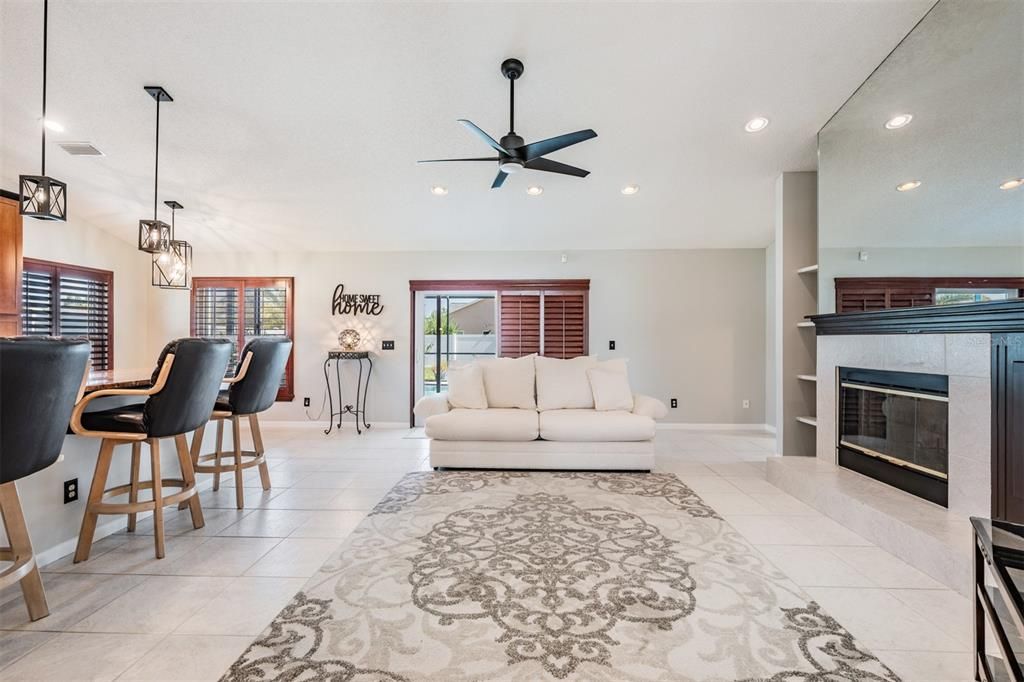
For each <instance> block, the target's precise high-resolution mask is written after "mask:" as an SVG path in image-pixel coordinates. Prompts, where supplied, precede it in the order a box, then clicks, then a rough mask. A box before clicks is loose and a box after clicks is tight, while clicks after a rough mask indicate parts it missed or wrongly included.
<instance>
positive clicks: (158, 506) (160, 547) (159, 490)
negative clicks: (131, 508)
mask: <svg viewBox="0 0 1024 682" xmlns="http://www.w3.org/2000/svg"><path fill="white" fill-rule="evenodd" d="M147 442H148V443H149V458H150V460H151V461H152V463H153V542H154V544H155V545H156V558H157V559H163V558H164V493H163V485H162V483H161V481H160V476H161V474H160V440H159V439H157V438H150V439H149V441H147Z"/></svg>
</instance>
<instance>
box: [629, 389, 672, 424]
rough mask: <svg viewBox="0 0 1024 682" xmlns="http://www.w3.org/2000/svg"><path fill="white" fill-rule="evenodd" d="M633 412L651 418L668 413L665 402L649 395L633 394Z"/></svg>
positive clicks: (659, 417) (657, 417)
mask: <svg viewBox="0 0 1024 682" xmlns="http://www.w3.org/2000/svg"><path fill="white" fill-rule="evenodd" d="M633 414H639V415H641V416H644V417H650V418H651V419H661V418H662V417H664V416H665V415H667V414H668V408H667V407H665V403H663V402H661V401H660V400H658V399H657V398H652V397H651V396H649V395H640V394H639V393H634V394H633Z"/></svg>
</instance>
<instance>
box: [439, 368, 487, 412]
mask: <svg viewBox="0 0 1024 682" xmlns="http://www.w3.org/2000/svg"><path fill="white" fill-rule="evenodd" d="M448 404H449V405H451V406H452V407H464V408H467V409H470V410H486V409H487V392H486V391H485V390H484V372H483V370H482V369H481V368H480V365H478V364H476V363H472V364H469V365H463V366H461V367H449V368H448Z"/></svg>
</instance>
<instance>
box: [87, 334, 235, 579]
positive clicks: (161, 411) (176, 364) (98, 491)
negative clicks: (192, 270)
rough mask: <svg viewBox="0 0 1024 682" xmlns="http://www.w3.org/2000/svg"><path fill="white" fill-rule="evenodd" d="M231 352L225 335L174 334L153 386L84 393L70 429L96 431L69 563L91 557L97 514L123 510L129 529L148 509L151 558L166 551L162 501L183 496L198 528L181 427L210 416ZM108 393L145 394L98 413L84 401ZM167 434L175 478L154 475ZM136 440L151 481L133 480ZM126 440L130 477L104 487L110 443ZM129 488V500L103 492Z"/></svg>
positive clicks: (198, 514)
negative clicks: (145, 449)
mask: <svg viewBox="0 0 1024 682" xmlns="http://www.w3.org/2000/svg"><path fill="white" fill-rule="evenodd" d="M230 358H231V343H230V342H229V341H226V340H223V339H178V340H177V341H171V342H170V343H169V344H167V346H166V347H165V348H164V349H163V352H161V353H160V359H159V361H158V362H157V367H156V370H155V371H154V372H153V386H152V387H150V388H147V389H118V388H112V389H107V390H102V391H96V392H95V393H91V394H89V395H88V396H87V397H86V398H85V399H84V400H82V401H81V402H79V403H78V405H76V406H75V410H74V412H73V413H72V416H71V428H72V429H73V430H74V432H75V433H77V434H79V435H82V436H91V437H93V438H102V441H101V443H100V455H99V459H97V461H96V471H95V473H94V474H93V478H92V487H91V488H90V489H89V500H88V503H87V504H86V509H85V517H84V518H83V519H82V530H81V532H80V533H79V535H78V549H76V550H75V562H76V563H77V562H79V561H85V560H86V559H88V558H89V551H90V549H91V548H92V538H93V534H94V533H95V532H96V521H97V519H98V517H99V515H100V514H128V525H129V528H130V529H132V530H134V526H135V515H136V514H137V513H138V512H141V511H152V512H153V533H154V536H155V537H154V542H155V544H156V557H157V558H158V559H162V558H163V556H164V517H163V508H164V507H165V506H168V505H172V504H178V503H179V502H187V504H188V506H189V508H190V509H191V512H192V525H193V526H194V527H196V528H202V527H203V523H204V522H203V509H202V507H201V506H200V504H199V497H198V496H197V495H196V492H197V491H196V477H195V472H194V471H193V470H192V460H191V459H190V458H189V453H188V444H187V443H186V441H185V434H186V433H188V432H189V431H194V430H196V429H198V428H200V427H202V426H203V425H204V424H205V423H206V421H207V420H208V419H209V418H210V411H211V410H212V409H213V405H214V403H215V402H216V401H217V392H218V391H219V390H220V384H221V382H222V381H223V380H224V372H225V371H226V370H227V368H228V360H229V359H230ZM110 396H136V397H145V398H146V402H144V403H138V404H133V405H125V406H122V407H115V408H111V409H108V410H99V411H96V412H85V408H86V407H87V406H88V404H89V403H90V402H92V401H93V400H95V399H96V398H103V397H110ZM161 438H173V439H174V444H175V446H176V448H177V453H178V463H179V465H180V466H181V478H180V479H171V478H162V477H161V475H160V440H159V439H161ZM142 443H146V444H148V445H149V453H150V462H151V467H152V476H151V480H149V481H140V480H139V459H140V451H141V445H142ZM125 444H131V445H132V473H131V482H130V483H128V484H125V485H119V486H115V487H113V488H109V489H108V488H106V485H107V475H108V473H109V472H110V462H111V459H112V458H113V453H114V448H115V447H116V446H118V445H125ZM165 487H171V488H180V489H181V490H180V491H179V492H176V493H174V494H172V495H164V490H163V489H164V488H165ZM140 490H151V491H152V493H153V497H152V499H151V500H146V501H142V502H140V501H139V500H138V494H139V491H140ZM124 493H128V502H127V503H112V502H104V501H103V498H104V497H114V496H117V495H123V494H124Z"/></svg>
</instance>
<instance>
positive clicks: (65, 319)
mask: <svg viewBox="0 0 1024 682" xmlns="http://www.w3.org/2000/svg"><path fill="white" fill-rule="evenodd" d="M113 297H114V273H112V272H110V271H109V270H96V269H93V268H84V267H80V266H74V265H66V264H63V263H51V262H48V261H40V260H33V259H31V258H26V259H25V260H24V264H23V270H22V281H21V326H22V334H25V335H26V336H64V337H71V338H84V339H88V340H89V342H90V343H91V344H92V369H93V370H95V371H103V370H109V369H113V366H114V341H113V339H114V315H113Z"/></svg>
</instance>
